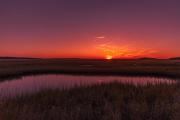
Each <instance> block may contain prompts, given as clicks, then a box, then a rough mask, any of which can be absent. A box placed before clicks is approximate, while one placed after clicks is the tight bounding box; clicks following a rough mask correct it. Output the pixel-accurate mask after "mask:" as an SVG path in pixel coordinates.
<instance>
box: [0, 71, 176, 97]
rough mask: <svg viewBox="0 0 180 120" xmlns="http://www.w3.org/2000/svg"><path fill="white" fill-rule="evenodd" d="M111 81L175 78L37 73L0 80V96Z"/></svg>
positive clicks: (149, 81) (137, 82)
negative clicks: (35, 74)
mask: <svg viewBox="0 0 180 120" xmlns="http://www.w3.org/2000/svg"><path fill="white" fill-rule="evenodd" d="M113 81H116V82H120V83H132V84H135V85H146V84H158V83H168V84H171V83H176V80H173V79H168V78H156V77H130V76H129V77H125V76H80V75H78V76H75V75H52V74H51V75H37V76H25V77H21V78H18V79H14V80H6V81H3V82H0V97H10V96H11V97H12V96H17V95H23V94H31V93H35V92H38V91H40V90H43V89H57V88H58V89H62V88H72V87H73V86H86V85H93V84H101V83H109V82H113Z"/></svg>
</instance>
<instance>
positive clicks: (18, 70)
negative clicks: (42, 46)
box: [0, 59, 180, 79]
mask: <svg viewBox="0 0 180 120" xmlns="http://www.w3.org/2000/svg"><path fill="white" fill-rule="evenodd" d="M45 73H65V74H84V75H86V74H94V75H136V76H139V75H144V76H146V75H147V76H160V77H172V78H180V60H156V59H155V60H88V59H86V60H85V59H9V60H8V59H1V60H0V79H4V78H13V77H18V76H21V75H31V74H45Z"/></svg>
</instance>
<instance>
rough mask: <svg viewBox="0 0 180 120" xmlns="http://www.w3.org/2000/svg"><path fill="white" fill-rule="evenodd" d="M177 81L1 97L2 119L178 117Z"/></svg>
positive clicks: (147, 119)
mask: <svg viewBox="0 0 180 120" xmlns="http://www.w3.org/2000/svg"><path fill="white" fill-rule="evenodd" d="M179 101H180V89H179V84H171V85H167V84H159V85H147V86H134V85H130V84H126V85H125V84H120V83H110V84H102V85H94V86H89V87H78V88H73V89H70V90H44V91H41V92H39V93H37V94H33V95H25V96H20V97H17V98H13V99H8V100H0V110H1V111H0V119H1V120H179V119H180V102H179Z"/></svg>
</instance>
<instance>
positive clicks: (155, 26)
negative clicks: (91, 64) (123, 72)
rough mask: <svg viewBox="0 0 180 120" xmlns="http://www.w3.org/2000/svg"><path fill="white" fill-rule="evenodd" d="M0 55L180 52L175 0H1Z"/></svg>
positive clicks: (179, 10)
mask: <svg viewBox="0 0 180 120" xmlns="http://www.w3.org/2000/svg"><path fill="white" fill-rule="evenodd" d="M0 56H17V57H43V58H54V57H56V58H57V57H59V58H108V57H109V58H111V57H112V58H136V57H157V58H168V57H176V56H180V0H1V1H0Z"/></svg>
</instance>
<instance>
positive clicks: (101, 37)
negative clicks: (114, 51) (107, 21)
mask: <svg viewBox="0 0 180 120" xmlns="http://www.w3.org/2000/svg"><path fill="white" fill-rule="evenodd" d="M104 38H105V36H96V39H104Z"/></svg>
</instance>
